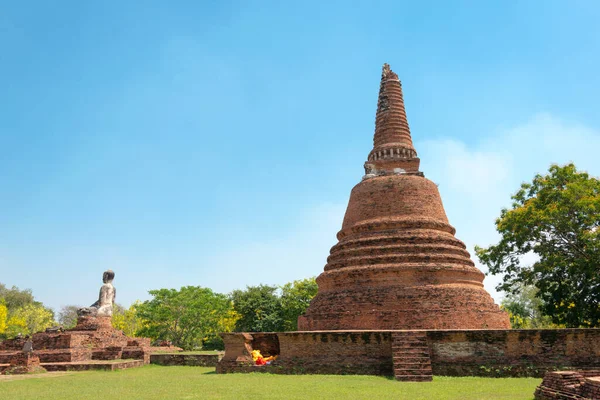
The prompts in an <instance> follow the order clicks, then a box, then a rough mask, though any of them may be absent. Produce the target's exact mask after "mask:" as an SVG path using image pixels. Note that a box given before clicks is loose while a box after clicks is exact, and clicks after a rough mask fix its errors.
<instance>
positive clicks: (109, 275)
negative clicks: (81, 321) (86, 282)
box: [77, 269, 117, 317]
mask: <svg viewBox="0 0 600 400" xmlns="http://www.w3.org/2000/svg"><path fill="white" fill-rule="evenodd" d="M114 278H115V273H114V272H113V271H111V270H110V269H109V270H107V271H104V274H103V275H102V282H104V284H103V285H102V287H101V288H100V295H99V296H98V300H97V301H96V302H95V303H94V304H92V305H91V306H89V307H83V308H80V309H78V310H77V315H78V316H79V317H110V316H112V307H113V303H114V302H115V296H116V294H117V290H116V289H115V287H114V286H113V284H112V281H113V279H114Z"/></svg>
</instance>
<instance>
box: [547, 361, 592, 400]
mask: <svg viewBox="0 0 600 400" xmlns="http://www.w3.org/2000/svg"><path fill="white" fill-rule="evenodd" d="M535 399H536V400H597V399H600V369H596V370H581V371H556V372H548V373H547V374H546V375H545V376H544V380H543V381H542V383H541V384H540V386H538V387H537V388H536V390H535Z"/></svg>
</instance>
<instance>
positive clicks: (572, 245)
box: [475, 164, 600, 327]
mask: <svg viewBox="0 0 600 400" xmlns="http://www.w3.org/2000/svg"><path fill="white" fill-rule="evenodd" d="M512 200H513V201H512V206H511V208H510V209H503V210H502V212H501V214H500V217H499V218H498V219H497V220H496V229H497V231H498V232H499V233H500V236H501V238H500V241H499V242H498V243H497V244H494V245H492V246H490V247H488V248H481V247H476V249H475V251H476V253H477V256H478V257H479V260H480V261H481V262H482V263H483V264H484V265H486V266H487V267H488V268H489V271H490V273H491V274H494V275H496V274H500V275H502V276H503V282H502V283H501V284H500V285H499V286H498V289H499V290H504V291H507V292H510V293H515V292H516V291H518V290H519V288H520V285H521V284H523V285H533V286H535V287H536V288H537V290H538V291H537V294H536V296H537V297H539V298H540V299H541V300H542V305H541V309H542V311H543V313H544V314H545V315H548V316H550V317H551V319H552V322H554V323H556V324H561V325H565V326H567V327H598V326H600V181H599V180H598V179H595V178H593V177H590V176H589V175H588V174H587V173H585V172H579V171H577V169H576V168H575V165H573V164H568V165H565V166H558V165H552V166H551V167H550V169H549V171H548V174H546V175H536V176H535V178H534V179H533V181H532V182H531V183H523V184H522V185H521V189H520V190H519V191H518V192H517V193H516V194H514V195H513V196H512ZM530 253H533V254H535V255H536V258H537V261H535V262H533V263H529V264H528V263H525V262H523V256H524V255H526V254H530Z"/></svg>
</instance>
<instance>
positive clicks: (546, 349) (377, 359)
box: [217, 329, 600, 380]
mask: <svg viewBox="0 0 600 400" xmlns="http://www.w3.org/2000/svg"><path fill="white" fill-rule="evenodd" d="M221 336H222V337H223V340H224V342H225V354H224V356H223V358H222V359H221V361H220V362H219V363H218V364H217V372H218V373H229V372H255V371H258V372H271V373H281V374H360V375H387V376H396V377H397V378H398V379H401V380H409V379H411V378H407V377H406V375H409V376H416V377H418V378H415V379H414V380H429V379H430V376H431V375H433V376H436V375H445V376H491V377H496V376H534V377H542V376H543V375H544V373H545V372H547V371H552V370H556V369H557V368H570V369H578V368H579V369H581V368H588V369H589V368H595V369H600V329H557V330H551V329H548V330H545V329H542V330H437V331H433V330H429V331H314V332H278V333H225V334H222V335H221ZM411 348H412V349H413V350H412V351H411V350H409V349H411ZM252 350H260V351H261V353H262V354H263V355H264V356H270V355H277V356H278V358H277V359H276V360H275V361H274V362H273V363H272V364H271V365H266V366H255V365H254V364H253V362H252V357H251V354H250V353H251V352H252ZM428 358H429V360H428Z"/></svg>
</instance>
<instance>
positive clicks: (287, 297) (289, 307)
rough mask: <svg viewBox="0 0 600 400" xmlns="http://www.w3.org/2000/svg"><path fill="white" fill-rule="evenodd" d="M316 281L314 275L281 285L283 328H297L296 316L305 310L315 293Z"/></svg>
mask: <svg viewBox="0 0 600 400" xmlns="http://www.w3.org/2000/svg"><path fill="white" fill-rule="evenodd" d="M317 290H318V286H317V282H316V280H315V278H314V277H312V278H307V279H303V280H298V281H293V282H289V283H286V284H285V285H283V286H282V287H281V307H282V316H283V329H284V330H286V331H295V330H297V329H298V317H299V316H300V315H302V314H304V312H305V311H306V309H307V308H308V306H309V305H310V301H311V300H312V298H313V297H315V296H316V295H317Z"/></svg>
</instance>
